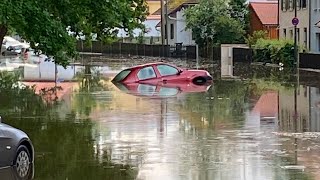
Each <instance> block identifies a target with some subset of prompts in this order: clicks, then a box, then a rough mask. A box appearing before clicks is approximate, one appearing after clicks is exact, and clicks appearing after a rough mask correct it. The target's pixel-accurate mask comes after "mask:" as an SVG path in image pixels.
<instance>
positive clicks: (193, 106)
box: [180, 80, 248, 127]
mask: <svg viewBox="0 0 320 180" xmlns="http://www.w3.org/2000/svg"><path fill="white" fill-rule="evenodd" d="M247 97H248V85H247V84H246V83H245V82H241V81H222V80H221V81H215V83H214V87H212V88H211V89H210V90H209V91H208V92H207V93H197V94H188V95H186V100H185V102H184V103H183V104H182V105H180V110H181V111H182V112H183V113H184V112H186V113H188V112H191V113H193V114H196V116H195V117H198V118H196V119H195V120H194V123H199V122H200V121H201V119H203V118H204V119H206V120H207V121H208V123H209V125H210V126H211V127H214V126H216V125H218V126H219V125H223V124H225V125H226V124H230V123H231V124H238V123H240V124H241V123H242V122H243V120H244V118H245V116H244V115H245V114H244V112H245V108H246V106H247V105H246V103H247V100H248V99H247Z"/></svg>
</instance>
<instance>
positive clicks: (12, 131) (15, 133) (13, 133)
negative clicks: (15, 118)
mask: <svg viewBox="0 0 320 180" xmlns="http://www.w3.org/2000/svg"><path fill="white" fill-rule="evenodd" d="M0 128H1V129H2V130H4V132H6V135H8V136H10V137H17V138H18V139H29V137H28V135H27V134H26V133H25V132H23V131H21V130H20V129H17V128H14V127H12V126H9V125H7V124H4V123H0Z"/></svg>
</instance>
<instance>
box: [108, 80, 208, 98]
mask: <svg viewBox="0 0 320 180" xmlns="http://www.w3.org/2000/svg"><path fill="white" fill-rule="evenodd" d="M114 85H115V86H116V87H117V88H118V89H120V90H121V91H123V92H125V93H127V94H131V95H135V96H142V97H151V98H170V97H176V96H178V95H179V94H182V93H199V92H207V91H208V90H209V89H210V87H211V84H208V85H195V84H194V83H192V82H181V83H157V84H156V83H155V84H151V83H150V84H146V83H143V84H142V83H130V84H129V83H128V84H125V83H114Z"/></svg>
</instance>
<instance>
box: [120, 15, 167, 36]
mask: <svg viewBox="0 0 320 180" xmlns="http://www.w3.org/2000/svg"><path fill="white" fill-rule="evenodd" d="M159 22H160V20H153V19H152V20H146V21H145V22H144V23H143V24H144V25H145V26H146V29H149V30H150V31H149V32H148V33H146V34H144V37H151V36H153V37H160V36H161V32H160V31H158V30H156V25H157V24H158V23H159ZM140 32H141V30H140V29H135V30H134V31H133V34H134V36H135V37H137V36H139V34H140ZM126 34H127V33H126V32H125V31H124V30H123V29H120V30H119V33H118V37H128V36H127V35H126Z"/></svg>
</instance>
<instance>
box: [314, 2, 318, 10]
mask: <svg viewBox="0 0 320 180" xmlns="http://www.w3.org/2000/svg"><path fill="white" fill-rule="evenodd" d="M313 2H314V9H318V1H313Z"/></svg>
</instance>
